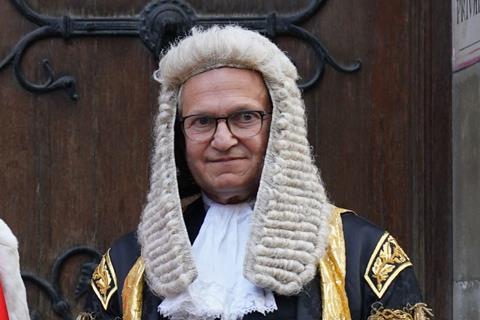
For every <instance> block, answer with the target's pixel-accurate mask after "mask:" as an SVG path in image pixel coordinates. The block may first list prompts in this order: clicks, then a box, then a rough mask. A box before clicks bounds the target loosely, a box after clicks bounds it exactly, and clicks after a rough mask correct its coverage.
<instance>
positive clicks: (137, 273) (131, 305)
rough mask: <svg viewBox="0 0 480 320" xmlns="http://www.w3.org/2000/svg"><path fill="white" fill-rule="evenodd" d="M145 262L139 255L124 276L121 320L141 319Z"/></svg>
mask: <svg viewBox="0 0 480 320" xmlns="http://www.w3.org/2000/svg"><path fill="white" fill-rule="evenodd" d="M144 274H145V263H144V262H143V259H142V258H141V257H140V258H138V259H137V261H136V262H135V264H134V265H133V267H132V268H131V269H130V271H129V272H128V275H127V277H126V278H125V281H124V284H123V291H122V304H123V320H141V318H142V301H143V283H144Z"/></svg>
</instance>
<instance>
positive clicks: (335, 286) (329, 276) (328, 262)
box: [320, 208, 351, 320]
mask: <svg viewBox="0 0 480 320" xmlns="http://www.w3.org/2000/svg"><path fill="white" fill-rule="evenodd" d="M347 211H348V210H345V209H340V208H334V211H333V213H332V216H331V220H330V226H331V231H330V238H329V245H328V248H327V250H326V252H325V255H324V256H323V257H322V259H321V260H320V278H321V291H322V320H351V315H350V307H349V305H348V298H347V293H346V291H345V276H346V260H345V239H344V237H343V226H342V218H341V214H342V213H344V212H347Z"/></svg>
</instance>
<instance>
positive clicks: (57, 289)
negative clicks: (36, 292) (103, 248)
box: [22, 246, 101, 320]
mask: <svg viewBox="0 0 480 320" xmlns="http://www.w3.org/2000/svg"><path fill="white" fill-rule="evenodd" d="M79 255H82V256H83V255H86V256H89V257H90V259H91V260H90V261H88V262H86V263H84V264H83V266H82V268H81V271H80V275H79V277H78V282H77V286H76V288H75V298H77V299H78V298H79V297H81V296H82V295H83V294H84V293H85V292H86V290H87V287H88V283H89V281H90V279H91V276H92V274H93V270H94V269H95V267H96V265H97V264H98V263H99V262H100V258H101V254H100V252H98V251H97V250H95V249H92V248H89V247H85V246H79V247H73V248H71V249H68V250H67V251H65V252H64V253H63V254H61V255H60V256H59V257H58V258H57V259H56V260H55V262H54V264H53V267H52V270H51V273H50V277H49V279H48V280H47V279H44V278H41V277H39V276H37V275H35V274H33V273H30V272H22V278H23V281H24V282H25V283H30V284H32V285H33V286H35V287H37V288H38V289H40V291H42V292H43V293H44V294H45V295H46V296H47V297H48V299H49V300H50V302H51V304H52V309H53V311H54V312H55V314H56V315H57V316H58V317H60V319H62V320H73V319H74V316H73V314H72V312H71V309H70V306H71V304H70V303H69V301H68V300H67V298H66V297H65V296H64V294H63V292H62V288H61V286H60V279H61V275H62V269H63V267H64V265H65V263H66V262H67V261H68V260H70V259H71V258H72V257H74V256H79ZM30 311H31V315H30V316H31V319H32V320H40V319H41V316H40V314H39V313H38V312H37V310H30Z"/></svg>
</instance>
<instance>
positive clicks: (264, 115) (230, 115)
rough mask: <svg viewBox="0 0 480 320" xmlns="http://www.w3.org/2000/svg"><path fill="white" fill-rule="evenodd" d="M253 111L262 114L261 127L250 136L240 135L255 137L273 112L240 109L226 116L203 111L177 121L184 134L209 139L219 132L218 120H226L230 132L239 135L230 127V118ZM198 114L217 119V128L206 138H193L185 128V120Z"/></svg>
mask: <svg viewBox="0 0 480 320" xmlns="http://www.w3.org/2000/svg"><path fill="white" fill-rule="evenodd" d="M249 112H250V113H251V112H254V113H256V114H258V115H260V128H259V129H258V131H257V133H255V134H254V135H252V136H248V137H239V138H243V139H245V138H251V137H255V136H256V135H258V134H259V133H260V131H262V128H263V122H264V120H265V117H266V116H270V115H272V113H273V112H265V111H261V110H240V111H236V112H233V113H231V114H229V115H227V116H225V117H213V116H210V115H208V114H202V113H198V114H191V115H189V116H186V117H181V118H178V119H177V122H178V123H180V126H181V128H182V132H183V134H184V135H185V137H187V138H189V139H191V140H193V141H207V140H209V139H211V138H212V137H213V136H214V135H215V133H216V132H217V128H218V120H225V124H226V125H227V128H228V131H230V133H231V134H232V135H234V136H235V137H238V135H236V134H235V133H233V132H232V129H231V128H230V123H229V121H228V120H229V119H230V118H231V117H232V116H234V115H237V114H242V113H249ZM198 116H205V117H209V118H211V119H215V129H214V130H213V131H212V134H211V135H210V136H209V137H208V138H205V139H194V138H192V137H191V136H189V135H188V134H187V132H186V130H185V120H187V119H188V118H191V117H198Z"/></svg>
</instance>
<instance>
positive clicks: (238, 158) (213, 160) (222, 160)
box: [208, 157, 245, 162]
mask: <svg viewBox="0 0 480 320" xmlns="http://www.w3.org/2000/svg"><path fill="white" fill-rule="evenodd" d="M243 159H245V158H242V157H225V158H215V159H210V160H208V161H209V162H230V161H236V160H243Z"/></svg>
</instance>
